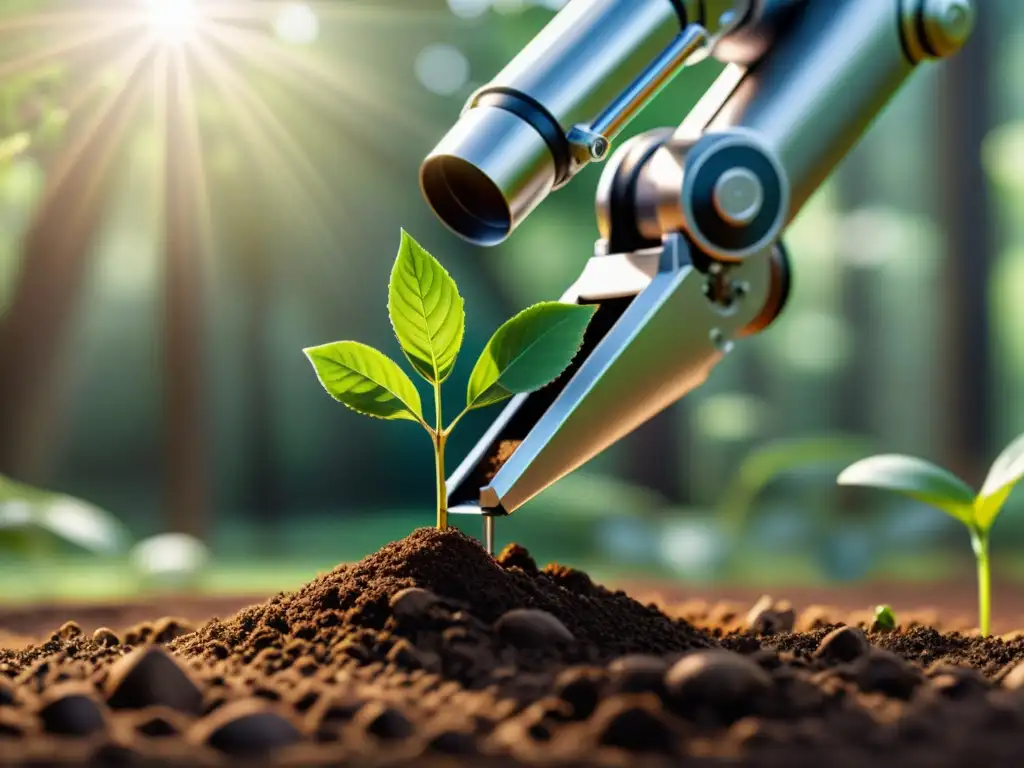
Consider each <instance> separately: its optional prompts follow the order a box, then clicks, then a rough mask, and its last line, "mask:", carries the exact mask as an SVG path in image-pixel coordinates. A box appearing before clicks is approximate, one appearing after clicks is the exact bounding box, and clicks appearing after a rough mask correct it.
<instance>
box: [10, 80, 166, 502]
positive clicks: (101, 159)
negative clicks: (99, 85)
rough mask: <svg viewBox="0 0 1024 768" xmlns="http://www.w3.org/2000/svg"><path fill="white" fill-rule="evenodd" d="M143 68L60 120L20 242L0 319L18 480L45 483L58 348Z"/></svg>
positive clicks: (55, 401)
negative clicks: (53, 154)
mask: <svg viewBox="0 0 1024 768" xmlns="http://www.w3.org/2000/svg"><path fill="white" fill-rule="evenodd" d="M150 74H151V72H150V70H149V69H148V68H147V67H145V66H140V67H138V68H137V69H136V70H135V71H134V72H133V74H132V75H131V76H130V77H129V79H128V81H127V82H126V83H125V85H124V88H123V89H122V90H121V91H120V93H119V94H118V95H117V97H116V98H115V100H114V101H113V103H112V104H111V105H110V108H109V109H107V110H106V111H105V112H104V113H102V114H97V115H95V116H91V117H89V118H87V119H85V120H83V121H82V122H81V123H79V124H78V125H71V126H70V127H69V136H68V139H67V141H66V143H65V145H64V147H63V149H62V151H61V152H60V154H59V155H58V156H57V158H56V159H55V161H54V163H53V166H52V167H51V168H49V169H48V172H47V182H46V184H47V186H46V189H45V191H44V193H43V198H42V201H41V203H40V204H39V207H38V209H37V211H36V213H35V217H34V219H33V221H32V223H31V225H30V227H29V230H28V232H27V234H26V236H25V240H24V243H23V245H22V257H21V269H20V272H19V273H18V277H17V278H16V279H17V287H16V289H15V293H14V296H13V297H12V300H11V304H10V306H9V308H8V311H7V313H6V315H5V316H4V317H3V320H2V322H0V350H2V353H0V425H3V426H2V428H0V473H6V474H10V475H12V476H14V477H17V478H19V479H21V480H23V481H25V482H29V483H39V484H45V483H46V482H47V481H46V477H45V474H46V471H47V470H46V462H47V459H48V456H50V455H52V453H53V450H52V442H53V439H52V435H53V432H54V426H55V424H56V422H57V419H58V414H59V409H58V403H59V399H60V393H61V384H62V382H64V381H65V380H66V376H64V375H62V374H63V372H62V370H61V365H60V360H61V355H62V352H63V350H64V347H65V345H66V343H67V337H68V332H69V330H70V326H71V323H72V319H73V318H74V316H75V313H76V312H77V310H78V306H79V297H80V295H81V292H82V287H83V285H84V283H85V279H86V276H87V274H88V267H89V263H88V259H89V252H90V250H91V248H92V246H93V240H94V237H95V235H96V231H97V228H98V225H99V223H100V219H101V216H102V213H103V209H104V205H105V203H106V201H107V199H108V195H109V193H110V189H111V186H112V184H113V182H114V176H115V174H114V172H113V165H114V161H115V160H116V159H117V156H118V151H119V150H120V149H121V147H122V146H123V141H124V137H125V133H126V128H127V126H128V124H129V121H130V118H131V117H132V116H133V115H134V114H135V113H136V109H137V107H138V105H139V101H140V98H141V96H142V94H143V93H144V92H145V86H146V85H148V75H150Z"/></svg>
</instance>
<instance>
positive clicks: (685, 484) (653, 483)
mask: <svg viewBox="0 0 1024 768" xmlns="http://www.w3.org/2000/svg"><path fill="white" fill-rule="evenodd" d="M688 434H689V413H688V410H687V407H686V403H685V399H684V400H683V401H680V402H679V403H676V404H675V405H673V406H671V407H670V408H668V409H666V410H664V411H662V412H661V413H659V414H658V415H657V416H655V417H654V418H653V419H651V420H650V421H648V422H647V423H646V424H643V425H642V426H640V428H639V429H637V430H636V431H635V432H633V433H632V434H630V435H629V436H627V437H626V438H625V439H624V440H623V456H624V459H623V463H624V467H623V476H624V478H625V479H626V480H627V481H629V482H631V483H636V484H637V485H642V486H645V487H647V488H650V489H652V490H654V491H657V492H658V493H660V494H661V495H662V496H664V497H665V498H667V499H668V500H669V501H670V502H671V503H673V504H689V503H690V493H689V489H690V483H689V479H688V478H687V477H684V476H682V468H683V466H684V463H683V459H682V451H681V449H682V447H683V445H685V444H686V443H687V442H688V441H687V439H686V438H687V435H688Z"/></svg>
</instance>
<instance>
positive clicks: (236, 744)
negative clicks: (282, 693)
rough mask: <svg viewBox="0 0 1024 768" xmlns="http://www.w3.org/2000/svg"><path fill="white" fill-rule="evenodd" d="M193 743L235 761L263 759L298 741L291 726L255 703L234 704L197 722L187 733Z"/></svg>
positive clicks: (299, 734) (296, 729)
mask: <svg viewBox="0 0 1024 768" xmlns="http://www.w3.org/2000/svg"><path fill="white" fill-rule="evenodd" d="M188 735H189V740H190V741H192V742H193V743H200V744H207V745H208V746H210V747H213V748H214V749H217V750H220V751H221V752H224V753H226V754H229V755H233V756H238V757H257V756H259V757H261V758H262V757H263V756H264V755H265V754H266V753H267V752H270V751H272V750H276V749H282V748H284V747H289V746H291V745H293V744H295V743H297V742H299V741H301V739H302V734H301V733H300V731H299V729H298V728H296V727H295V725H294V724H293V723H292V722H290V721H289V720H286V719H285V718H284V717H282V716H281V715H279V714H277V713H276V712H273V711H271V710H268V709H266V708H265V705H264V704H263V703H262V702H258V701H255V700H251V699H249V700H242V701H234V702H231V703H230V704H225V705H224V706H222V707H220V708H219V709H218V710H217V711H216V713H214V714H212V715H210V716H208V717H206V718H204V719H202V720H200V721H198V722H197V723H196V724H195V725H194V726H193V727H192V728H191V730H190V731H189V734H188Z"/></svg>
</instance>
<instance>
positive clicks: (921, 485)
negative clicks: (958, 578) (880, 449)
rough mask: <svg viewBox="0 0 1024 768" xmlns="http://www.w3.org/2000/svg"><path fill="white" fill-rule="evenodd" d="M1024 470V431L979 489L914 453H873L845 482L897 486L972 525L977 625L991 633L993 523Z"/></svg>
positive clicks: (854, 467) (841, 478)
mask: <svg viewBox="0 0 1024 768" xmlns="http://www.w3.org/2000/svg"><path fill="white" fill-rule="evenodd" d="M1021 476H1024V435H1020V436H1019V437H1018V438H1017V439H1016V440H1014V441H1013V442H1012V443H1010V445H1008V446H1007V447H1006V449H1005V450H1003V452H1002V453H1001V454H999V457H998V458H997V459H996V460H995V463H994V464H992V467H991V469H989V472H988V477H986V478H985V482H984V484H983V485H982V487H981V490H980V491H978V492H977V493H976V492H975V491H974V490H973V489H972V488H971V487H970V486H969V485H968V484H967V483H965V482H964V481H963V480H961V479H960V478H959V477H957V476H956V475H954V474H953V473H951V472H949V471H948V470H946V469H943V468H942V467H938V466H936V465H934V464H931V463H929V462H927V461H924V460H923V459H918V458H914V457H912V456H901V455H895V454H888V455H884V456H872V457H871V458H867V459H863V460H861V461H858V462H856V463H855V464H852V465H851V466H849V467H847V468H846V469H845V470H843V472H842V473H841V474H840V475H839V479H838V483H839V484H840V485H855V486H862V487H866V488H882V489H885V490H889V491H896V492H898V493H902V494H904V495H905V496H909V497H910V498H912V499H915V500H917V501H923V502H924V503H926V504H930V505H931V506H933V507H936V508H938V509H941V510H942V511H943V512H945V513H946V514H948V515H950V516H951V517H953V518H955V519H957V520H959V521H960V522H961V523H963V524H964V526H965V527H966V528H967V531H968V533H969V534H970V537H971V546H972V547H973V549H974V556H975V559H976V561H977V566H978V625H979V629H980V631H981V634H982V635H983V636H988V634H989V618H990V615H991V604H992V596H991V574H990V569H989V538H990V533H991V531H992V526H993V524H994V523H995V521H996V518H997V517H998V516H999V512H1000V511H1001V510H1002V508H1003V505H1004V504H1005V503H1006V499H1007V498H1009V496H1010V492H1011V491H1012V490H1013V488H1014V486H1015V485H1016V484H1017V481H1018V480H1020V478H1021Z"/></svg>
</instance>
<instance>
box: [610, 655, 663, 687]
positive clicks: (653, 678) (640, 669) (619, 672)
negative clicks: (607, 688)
mask: <svg viewBox="0 0 1024 768" xmlns="http://www.w3.org/2000/svg"><path fill="white" fill-rule="evenodd" d="M667 670H668V661H666V660H665V659H663V658H661V657H660V656H647V655H644V654H634V655H631V656H622V657H620V658H618V659H615V661H613V662H612V663H611V664H609V665H608V672H609V674H610V675H611V682H612V687H613V688H614V689H615V690H616V691H619V692H621V693H645V692H655V693H657V692H660V691H662V689H663V688H664V681H665V672H666V671H667Z"/></svg>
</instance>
